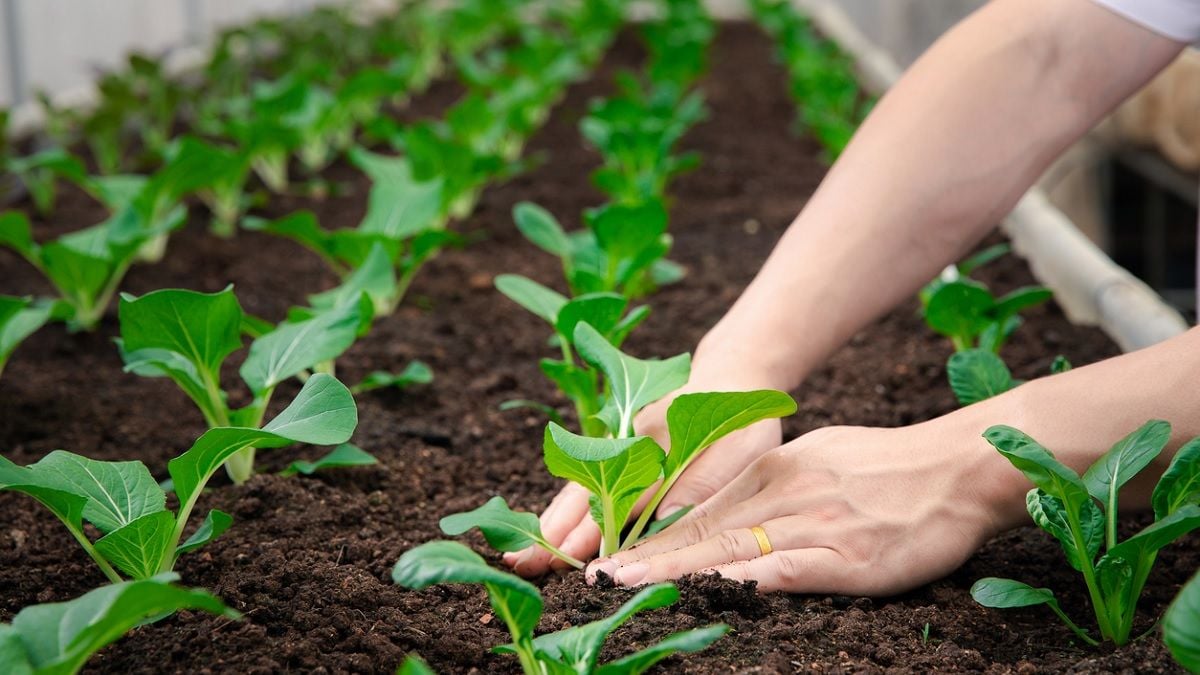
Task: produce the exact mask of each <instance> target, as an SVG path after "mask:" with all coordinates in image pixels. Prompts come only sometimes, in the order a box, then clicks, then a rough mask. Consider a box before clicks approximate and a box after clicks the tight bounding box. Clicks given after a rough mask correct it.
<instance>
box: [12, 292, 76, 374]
mask: <svg viewBox="0 0 1200 675" xmlns="http://www.w3.org/2000/svg"><path fill="white" fill-rule="evenodd" d="M67 311H69V310H68V308H67V307H65V306H64V305H63V304H62V303H59V302H56V301H53V300H33V299H31V298H16V297H13V296H10V295H0V373H3V372H4V366H5V364H7V363H8V359H9V357H11V356H12V353H13V352H14V351H16V349H17V347H18V346H19V345H20V344H21V342H22V341H24V340H25V338H27V337H29V336H30V335H33V334H34V333H36V332H37V331H38V329H39V328H41V327H42V326H44V325H46V323H47V322H49V321H51V320H54V319H62V318H63V317H64V316H65V313H66V312H67Z"/></svg>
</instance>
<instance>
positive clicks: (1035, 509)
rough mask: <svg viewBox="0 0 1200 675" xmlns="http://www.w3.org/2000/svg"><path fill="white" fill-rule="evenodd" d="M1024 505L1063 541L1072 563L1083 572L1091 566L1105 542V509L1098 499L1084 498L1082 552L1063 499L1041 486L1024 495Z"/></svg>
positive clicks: (1064, 549)
mask: <svg viewBox="0 0 1200 675" xmlns="http://www.w3.org/2000/svg"><path fill="white" fill-rule="evenodd" d="M1025 507H1026V509H1027V510H1028V511H1029V515H1030V516H1031V517H1032V518H1033V522H1034V523H1036V524H1037V526H1038V527H1040V528H1042V529H1043V530H1045V531H1047V532H1049V533H1050V534H1051V535H1053V536H1054V538H1055V539H1057V540H1058V541H1059V543H1060V544H1062V548H1063V553H1065V554H1066V556H1067V562H1069V563H1071V567H1074V568H1075V569H1076V570H1079V571H1081V572H1082V571H1083V570H1084V568H1085V566H1091V565H1092V564H1093V563H1094V562H1095V560H1096V554H1097V553H1099V552H1100V546H1101V544H1103V543H1104V512H1103V511H1101V510H1100V507H1099V506H1096V503H1095V502H1092V501H1087V502H1084V503H1083V507H1082V508H1081V509H1080V514H1079V525H1080V528H1081V531H1080V536H1081V537H1082V539H1083V541H1084V544H1085V550H1084V551H1082V552H1081V551H1080V550H1079V547H1078V546H1077V545H1076V543H1075V536H1074V534H1073V533H1072V531H1071V526H1070V523H1069V522H1068V520H1067V513H1066V507H1064V506H1063V503H1062V500H1060V499H1059V498H1058V497H1053V496H1051V495H1048V494H1046V493H1045V492H1043V491H1042V490H1041V489H1040V488H1034V489H1032V490H1030V491H1029V493H1028V494H1027V495H1026V496H1025Z"/></svg>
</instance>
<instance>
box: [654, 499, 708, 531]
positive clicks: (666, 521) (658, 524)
mask: <svg viewBox="0 0 1200 675" xmlns="http://www.w3.org/2000/svg"><path fill="white" fill-rule="evenodd" d="M694 508H696V505H695V504H690V505H688V506H685V507H683V508H681V509H676V510H675V512H674V513H672V514H671V515H669V516H667V517H666V518H659V519H658V520H655V521H654V522H652V523H650V526H649V527H647V528H646V536H647V537H653V536H654V535H656V534H658V533H659V532H662V531H663V530H665V529H667V528H668V527H670V526H672V525H674V524H675V523H676V522H678V521H679V519H680V518H683V517H684V516H686V515H687V514H689V513H691V512H692V509H694Z"/></svg>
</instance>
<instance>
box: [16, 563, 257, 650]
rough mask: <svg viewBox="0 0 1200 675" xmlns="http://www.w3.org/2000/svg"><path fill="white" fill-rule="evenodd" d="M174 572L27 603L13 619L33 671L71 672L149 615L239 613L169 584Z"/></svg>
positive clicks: (207, 596) (196, 592)
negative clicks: (67, 598)
mask: <svg viewBox="0 0 1200 675" xmlns="http://www.w3.org/2000/svg"><path fill="white" fill-rule="evenodd" d="M178 578H179V575H177V574H173V573H168V574H161V575H159V576H156V577H154V578H152V579H143V580H140V581H126V582H123V583H119V584H112V585H109V586H103V587H101V588H98V589H96V590H94V591H91V592H90V593H87V594H85V595H83V596H81V597H79V598H76V599H74V600H70V601H67V602H56V603H49V604H44V605H34V606H32V607H26V608H25V609H23V610H21V612H20V613H18V614H17V616H16V617H15V618H14V619H13V622H12V631H13V632H15V633H16V635H17V636H19V639H20V641H21V644H22V646H23V647H24V648H25V652H26V654H27V655H28V657H29V663H30V664H31V665H32V666H33V667H34V669H35V670H36V672H38V673H74V672H77V671H78V670H79V669H81V668H82V667H83V665H84V663H86V662H87V660H88V659H89V658H90V657H91V656H92V655H93V654H95V653H96V652H97V651H99V650H100V649H102V648H104V647H105V646H107V645H109V644H111V643H113V642H115V641H116V640H118V639H120V637H121V636H122V635H124V634H125V633H127V632H128V631H129V630H131V629H133V628H135V627H137V626H139V625H141V624H142V622H143V621H145V620H146V619H149V618H151V617H155V616H160V615H164V614H171V613H174V612H176V611H179V610H181V609H192V610H201V611H205V612H209V613H211V614H217V615H224V616H227V617H229V618H234V619H236V618H238V617H239V616H240V615H239V614H238V613H237V612H235V611H233V610H231V609H229V608H227V607H226V606H225V605H224V604H223V603H222V602H221V601H220V600H219V599H217V598H216V597H214V596H213V595H211V594H209V593H208V592H207V591H202V590H198V589H186V588H179V587H178V586H174V585H172V584H171V582H173V581H175V580H177V579H178Z"/></svg>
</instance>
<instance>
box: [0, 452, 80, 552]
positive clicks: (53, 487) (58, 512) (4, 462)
mask: <svg viewBox="0 0 1200 675" xmlns="http://www.w3.org/2000/svg"><path fill="white" fill-rule="evenodd" d="M64 487H65V486H62V487H60V486H59V483H57V482H55V481H54V480H53V479H52V478H49V477H47V476H45V475H44V474H41V473H38V472H35V471H34V470H32V469H30V468H29V467H24V466H18V465H16V464H14V463H13V462H11V461H9V459H8V458H6V457H3V456H0V490H12V491H13V492H20V493H22V494H25V495H28V496H29V497H32V498H34V499H36V500H37V501H38V502H39V503H41V504H42V506H45V507H46V508H47V509H49V510H50V512H51V513H53V514H54V515H55V516H56V517H57V518H58V519H59V520H61V521H62V522H63V524H64V525H66V526H67V527H68V528H69V529H70V530H71V531H72V532H73V533H74V534H75V535H76V536H77V537H82V536H83V509H84V507H85V506H87V503H88V500H87V497H84V496H82V495H78V494H74V493H73V492H70V491H68V490H67V489H63V488H64Z"/></svg>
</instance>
